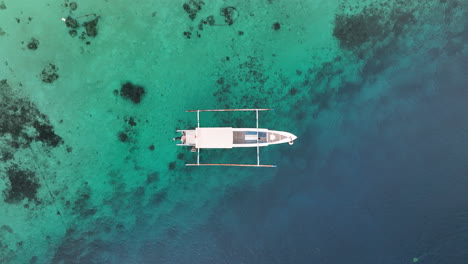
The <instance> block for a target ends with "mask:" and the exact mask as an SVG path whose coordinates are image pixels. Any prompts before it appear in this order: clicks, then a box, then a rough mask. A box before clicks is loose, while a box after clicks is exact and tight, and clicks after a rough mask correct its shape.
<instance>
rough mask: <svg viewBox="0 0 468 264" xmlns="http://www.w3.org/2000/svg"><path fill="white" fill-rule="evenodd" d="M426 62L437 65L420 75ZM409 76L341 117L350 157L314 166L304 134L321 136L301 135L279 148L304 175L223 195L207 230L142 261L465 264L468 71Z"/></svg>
mask: <svg viewBox="0 0 468 264" xmlns="http://www.w3.org/2000/svg"><path fill="white" fill-rule="evenodd" d="M430 62H433V63H437V67H435V68H433V69H434V70H432V71H429V72H428V71H426V69H427V68H428V67H429V68H430V67H432V66H433V65H432V64H431V63H430ZM411 66H414V68H417V69H420V71H407V70H402V71H401V72H399V76H398V77H397V78H396V79H394V81H392V82H391V87H392V89H391V90H390V91H389V92H388V93H387V94H386V96H385V97H383V98H382V99H381V100H375V101H373V102H371V103H369V104H366V105H357V104H346V105H345V106H343V107H342V108H341V110H340V111H343V115H344V119H345V120H347V121H346V122H344V123H346V125H344V126H343V127H342V128H341V129H342V130H341V135H342V136H343V137H344V138H345V139H346V140H347V141H349V142H351V144H349V147H346V146H345V147H337V148H335V149H334V150H333V151H332V152H331V154H330V155H329V156H327V158H326V160H325V163H324V164H322V165H318V164H317V163H318V162H316V160H317V159H322V158H323V157H321V156H320V153H319V152H318V151H317V149H316V145H317V144H316V143H317V142H315V136H314V135H316V134H320V133H327V131H326V129H327V128H320V127H318V126H311V127H310V130H309V131H308V132H307V133H305V134H303V135H300V136H299V140H298V143H297V145H298V146H296V147H295V148H294V149H293V150H285V153H286V155H288V156H289V157H290V159H292V160H300V161H304V162H305V164H307V165H306V166H305V167H303V168H298V167H292V166H287V165H285V166H284V165H283V166H281V167H280V168H279V173H278V175H277V176H276V177H275V178H274V179H272V180H271V181H270V182H268V183H267V184H265V185H264V186H261V187H260V188H248V187H246V188H240V187H239V188H234V189H232V190H231V192H230V193H229V194H228V195H226V196H225V198H224V199H223V201H221V202H220V203H219V206H218V209H216V210H215V212H214V213H213V215H212V217H211V220H210V221H209V223H208V224H206V225H205V226H204V227H203V228H201V229H200V230H196V231H193V232H192V233H191V234H189V235H186V236H185V237H183V238H182V241H184V242H183V243H182V245H180V244H177V247H176V248H175V247H174V248H171V247H169V249H168V250H167V251H166V250H165V251H162V252H158V253H155V255H153V256H152V257H154V258H155V259H158V260H162V263H363V264H364V263H369V264H370V263H385V264H386V263H389V264H390V263H414V262H419V263H431V264H432V263H451V264H463V263H468V198H467V189H468V122H467V114H468V104H467V100H466V99H467V98H468V88H467V86H466V83H467V81H468V79H467V75H466V73H467V70H466V69H467V67H468V61H467V58H466V57H460V58H457V59H454V60H449V61H445V62H442V61H432V60H431V58H423V59H422V60H421V61H419V62H417V63H412V64H411ZM375 85H376V84H368V85H367V86H366V88H365V89H372V88H373V87H375ZM346 112H354V113H362V116H360V117H361V118H362V119H360V118H355V117H354V118H351V117H346ZM358 116H359V115H358ZM261 175H262V173H261V172H259V175H258V176H261ZM171 250H174V251H171ZM176 252H177V253H176ZM148 263H150V262H148Z"/></svg>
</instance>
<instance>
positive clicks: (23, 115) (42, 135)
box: [0, 80, 63, 157]
mask: <svg viewBox="0 0 468 264" xmlns="http://www.w3.org/2000/svg"><path fill="white" fill-rule="evenodd" d="M0 120H1V122H0V138H3V139H4V140H5V141H6V142H8V143H9V145H10V146H11V147H13V148H26V147H29V145H30V144H31V142H33V141H39V142H42V143H44V144H45V145H46V146H49V147H57V146H59V145H60V144H62V143H63V139H62V138H61V137H60V136H58V135H57V134H55V132H54V128H53V126H52V125H51V124H50V122H49V120H48V118H47V116H46V115H44V114H42V113H41V112H40V111H39V110H38V109H37V107H36V106H35V105H34V104H33V103H32V102H30V101H28V100H27V99H24V98H20V97H17V96H15V95H14V94H13V92H12V90H11V88H10V86H9V85H8V84H7V82H6V80H3V81H1V83H0ZM4 157H5V156H4Z"/></svg>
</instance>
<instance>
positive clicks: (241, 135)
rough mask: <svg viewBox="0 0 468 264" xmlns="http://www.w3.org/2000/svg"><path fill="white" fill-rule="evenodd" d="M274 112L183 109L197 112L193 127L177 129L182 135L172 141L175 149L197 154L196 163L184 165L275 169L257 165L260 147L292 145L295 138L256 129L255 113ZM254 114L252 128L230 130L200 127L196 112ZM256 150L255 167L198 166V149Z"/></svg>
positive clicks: (198, 114)
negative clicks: (181, 148) (183, 149)
mask: <svg viewBox="0 0 468 264" xmlns="http://www.w3.org/2000/svg"><path fill="white" fill-rule="evenodd" d="M271 110H274V109H269V108H267V109H213V110H187V111H186V112H196V113H197V127H196V128H195V129H191V130H177V132H180V133H182V135H181V136H180V137H176V138H174V140H180V141H181V142H182V143H181V144H177V146H188V147H192V152H197V163H196V164H185V165H186V166H239V167H273V168H274V167H276V165H265V164H260V147H266V146H269V145H274V144H282V143H289V145H292V144H293V143H294V140H296V139H297V137H296V136H295V135H293V134H291V133H289V132H284V131H276V130H269V129H266V128H258V112H259V111H271ZM233 111H255V113H256V121H257V122H256V123H257V127H256V128H232V127H200V112H233ZM247 147H256V148H257V164H225V163H200V149H230V148H247Z"/></svg>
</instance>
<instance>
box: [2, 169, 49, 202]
mask: <svg viewBox="0 0 468 264" xmlns="http://www.w3.org/2000/svg"><path fill="white" fill-rule="evenodd" d="M6 174H7V177H8V180H9V181H10V184H9V185H10V186H9V188H8V189H7V190H6V191H5V193H4V195H5V198H4V201H5V202H6V203H18V202H20V201H21V200H23V199H28V200H36V201H37V197H36V195H37V190H38V189H39V187H41V185H40V184H39V181H38V179H37V178H36V174H35V173H34V172H32V171H29V170H23V169H20V168H19V167H18V166H17V165H13V166H11V167H9V168H8V169H7V170H6Z"/></svg>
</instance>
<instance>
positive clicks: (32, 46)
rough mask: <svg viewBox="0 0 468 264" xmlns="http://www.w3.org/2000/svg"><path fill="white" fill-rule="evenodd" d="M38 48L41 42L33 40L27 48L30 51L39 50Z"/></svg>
mask: <svg viewBox="0 0 468 264" xmlns="http://www.w3.org/2000/svg"><path fill="white" fill-rule="evenodd" d="M38 46H39V40H37V39H35V38H32V39H31V41H29V43H28V46H27V47H28V49H30V50H37V48H38Z"/></svg>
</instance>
